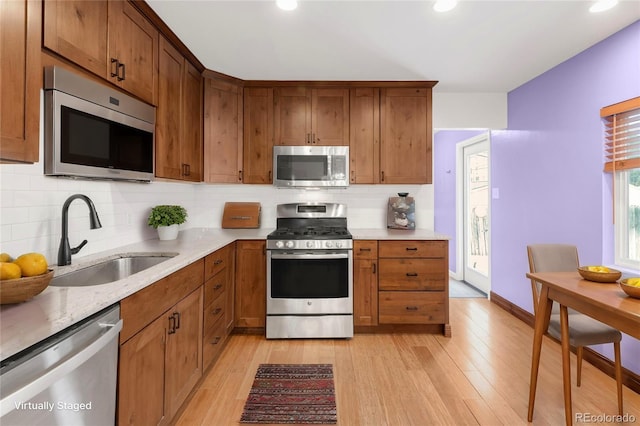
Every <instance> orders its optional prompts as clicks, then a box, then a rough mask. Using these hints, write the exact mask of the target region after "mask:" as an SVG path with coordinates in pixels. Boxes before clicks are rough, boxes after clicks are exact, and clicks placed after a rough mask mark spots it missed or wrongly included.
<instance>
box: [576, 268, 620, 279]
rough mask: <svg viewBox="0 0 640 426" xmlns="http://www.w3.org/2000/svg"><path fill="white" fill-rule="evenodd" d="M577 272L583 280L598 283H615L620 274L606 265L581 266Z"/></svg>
mask: <svg viewBox="0 0 640 426" xmlns="http://www.w3.org/2000/svg"><path fill="white" fill-rule="evenodd" d="M578 273H579V274H580V275H581V276H582V278H584V279H585V280H588V281H595V282H598V283H615V282H616V281H618V280H619V279H620V277H621V276H622V272H620V271H618V270H617V269H613V268H608V267H606V266H581V267H579V268H578Z"/></svg>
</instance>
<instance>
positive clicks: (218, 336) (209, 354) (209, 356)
mask: <svg viewBox="0 0 640 426" xmlns="http://www.w3.org/2000/svg"><path fill="white" fill-rule="evenodd" d="M225 337H226V333H225V327H224V321H218V322H217V323H215V324H213V326H212V327H211V328H210V329H205V332H204V336H203V338H202V369H203V370H205V369H206V368H207V367H208V366H209V364H211V361H212V360H213V359H214V358H215V357H216V355H217V354H218V353H219V352H220V350H221V349H222V344H223V343H224V340H225Z"/></svg>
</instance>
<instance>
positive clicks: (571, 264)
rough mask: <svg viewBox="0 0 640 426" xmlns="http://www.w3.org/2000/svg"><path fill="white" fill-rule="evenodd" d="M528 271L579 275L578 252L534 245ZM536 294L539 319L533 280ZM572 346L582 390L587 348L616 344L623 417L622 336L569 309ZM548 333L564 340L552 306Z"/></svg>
mask: <svg viewBox="0 0 640 426" xmlns="http://www.w3.org/2000/svg"><path fill="white" fill-rule="evenodd" d="M527 254H528V256H529V269H530V271H531V272H570V271H577V268H578V266H579V265H580V263H579V261H578V249H577V248H576V246H573V245H569V244H532V245H528V246H527ZM531 290H532V294H533V310H534V314H535V315H538V313H539V312H538V302H539V299H540V283H537V282H536V281H534V280H531ZM568 314H569V315H568V317H569V344H570V345H571V346H573V347H575V348H576V357H577V361H578V364H577V378H576V384H577V386H580V383H581V375H582V351H583V348H584V346H590V345H599V344H604V343H613V350H614V355H615V376H616V384H617V387H618V413H619V414H620V415H622V365H621V363H620V340H621V339H622V334H621V333H620V331H618V330H616V329H615V328H612V327H609V326H608V325H606V324H603V323H601V322H600V321H597V320H595V319H593V318H591V317H589V316H587V315H584V314H581V313H580V312H577V311H575V310H573V309H568ZM547 333H548V334H549V335H550V336H552V337H553V338H555V339H557V340H562V333H561V329H560V306H559V305H558V304H557V303H554V304H553V307H552V310H551V319H550V321H549V328H548V329H547Z"/></svg>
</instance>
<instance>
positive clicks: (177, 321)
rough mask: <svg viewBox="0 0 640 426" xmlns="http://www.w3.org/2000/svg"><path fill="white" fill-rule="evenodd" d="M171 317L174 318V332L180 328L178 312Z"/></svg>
mask: <svg viewBox="0 0 640 426" xmlns="http://www.w3.org/2000/svg"><path fill="white" fill-rule="evenodd" d="M172 316H174V317H176V330H177V329H179V328H180V312H176V313H175V314H173V315H172Z"/></svg>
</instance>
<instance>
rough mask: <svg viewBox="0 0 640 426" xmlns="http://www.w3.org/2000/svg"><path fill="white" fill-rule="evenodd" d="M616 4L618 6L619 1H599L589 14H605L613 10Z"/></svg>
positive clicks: (590, 9)
mask: <svg viewBox="0 0 640 426" xmlns="http://www.w3.org/2000/svg"><path fill="white" fill-rule="evenodd" d="M616 4H618V0H598V1H597V2H595V3H594V4H593V5H592V6H591V7H590V8H589V12H593V13H597V12H604V11H605V10H609V9H611V8H612V7H613V6H615V5H616Z"/></svg>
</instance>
